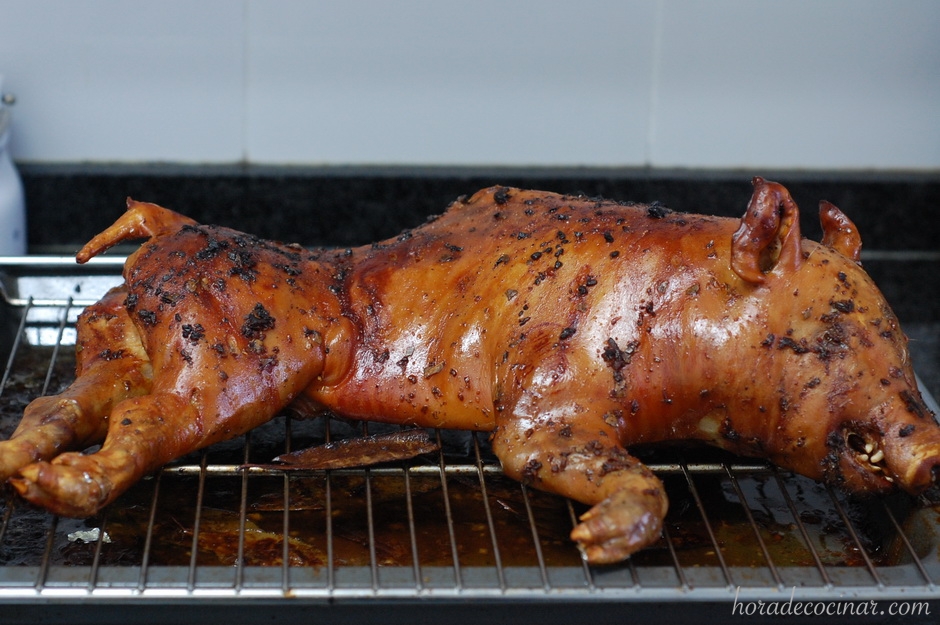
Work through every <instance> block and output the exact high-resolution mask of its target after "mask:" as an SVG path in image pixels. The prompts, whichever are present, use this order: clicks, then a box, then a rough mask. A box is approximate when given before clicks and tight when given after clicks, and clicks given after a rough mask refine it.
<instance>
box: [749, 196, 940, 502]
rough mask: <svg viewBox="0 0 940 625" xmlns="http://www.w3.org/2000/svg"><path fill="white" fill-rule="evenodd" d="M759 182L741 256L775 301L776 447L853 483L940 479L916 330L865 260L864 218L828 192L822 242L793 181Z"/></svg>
mask: <svg viewBox="0 0 940 625" xmlns="http://www.w3.org/2000/svg"><path fill="white" fill-rule="evenodd" d="M754 185H755V190H754V196H753V198H752V200H751V204H750V205H749V206H748V212H747V213H746V215H745V217H744V218H743V219H742V221H741V226H740V228H739V229H738V231H737V232H736V233H735V235H734V239H733V243H732V263H731V264H732V268H733V270H734V271H735V273H737V274H738V276H740V277H741V278H742V279H743V280H744V281H746V282H748V283H751V284H752V285H753V286H754V293H755V297H762V296H761V295H760V294H759V292H763V293H764V295H763V297H765V298H768V301H769V304H768V305H767V307H766V311H767V312H766V315H767V318H768V325H769V328H770V331H771V332H772V334H769V335H768V336H767V337H766V338H765V339H764V341H763V345H764V346H765V348H766V349H767V350H770V352H772V353H773V355H772V356H770V352H768V360H767V363H770V364H769V365H768V368H769V369H772V370H773V371H774V372H773V373H768V377H767V378H766V380H767V381H769V382H771V384H772V385H774V386H775V387H776V388H775V390H774V391H773V392H774V393H776V395H775V397H774V399H775V403H776V402H778V403H779V406H778V407H777V408H776V409H775V411H774V412H775V413H776V417H777V418H776V423H774V424H773V425H772V426H768V427H766V429H765V430H764V431H765V432H767V433H768V435H767V436H766V440H767V448H766V449H764V451H765V453H766V454H767V455H768V456H769V457H770V458H771V459H772V460H773V461H774V462H775V463H777V464H779V465H781V466H784V467H785V468H789V469H792V470H794V471H797V472H799V473H802V474H805V475H809V476H810V477H814V478H817V479H822V480H825V481H827V482H830V483H834V484H837V485H839V486H841V487H843V488H845V489H847V490H850V491H856V492H883V491H888V490H891V489H894V488H895V487H900V488H902V489H903V490H905V491H907V492H909V493H913V494H918V493H923V492H924V491H926V490H928V489H930V488H932V487H935V486H937V485H938V483H940V427H938V425H937V422H936V420H935V417H934V415H933V413H932V412H931V411H930V410H929V409H928V408H927V406H926V405H925V403H924V400H923V398H922V396H921V394H920V391H919V390H918V388H917V383H916V380H915V377H914V372H913V368H912V366H911V362H910V359H909V355H908V348H907V338H906V337H905V335H904V334H903V332H902V331H901V330H900V328H899V326H898V321H897V318H896V317H895V315H894V313H893V312H892V311H891V309H890V307H889V306H888V303H887V302H886V301H885V299H884V297H883V296H882V294H881V292H880V291H879V290H878V288H877V287H876V286H875V284H874V283H873V282H872V280H871V278H870V277H869V276H868V274H867V273H866V272H865V271H864V270H863V269H862V268H861V265H860V262H859V259H860V248H861V240H860V238H859V235H858V233H857V231H856V229H855V226H854V225H853V224H852V222H851V221H850V220H849V219H848V218H847V217H846V216H845V215H844V214H843V213H842V212H840V211H839V209H837V208H836V207H835V206H833V205H831V204H829V203H828V202H823V203H822V204H821V206H820V218H821V221H822V226H823V231H824V235H823V239H822V242H821V243H815V242H812V241H807V240H805V239H802V238H801V236H800V232H799V219H798V213H797V207H796V204H795V203H794V202H793V200H792V198H791V197H790V195H789V193H788V192H787V191H786V189H784V188H783V187H782V186H780V185H778V184H775V183H771V182H766V181H764V180H762V179H760V178H756V179H755V180H754ZM771 358H772V361H771Z"/></svg>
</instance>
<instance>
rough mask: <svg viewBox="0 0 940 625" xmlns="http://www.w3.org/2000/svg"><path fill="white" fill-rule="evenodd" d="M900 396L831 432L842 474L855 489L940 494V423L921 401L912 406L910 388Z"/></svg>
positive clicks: (932, 496)
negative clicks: (896, 399)
mask: <svg viewBox="0 0 940 625" xmlns="http://www.w3.org/2000/svg"><path fill="white" fill-rule="evenodd" d="M900 397H901V399H902V400H904V401H901V402H888V403H887V404H884V405H882V406H881V407H879V408H878V409H876V410H875V411H874V413H873V414H870V415H869V418H868V419H865V420H863V421H854V420H853V421H851V422H845V423H843V424H842V426H841V427H840V428H838V429H837V430H836V431H834V432H833V433H832V434H830V437H829V446H830V449H831V450H832V451H835V452H836V455H837V456H838V457H839V460H838V463H837V464H838V469H839V471H838V474H839V478H838V479H839V481H841V482H843V484H844V485H845V487H846V488H848V489H849V490H852V491H856V492H886V491H889V490H893V489H894V488H900V489H901V490H904V491H906V492H908V493H911V494H913V495H920V494H925V493H926V494H927V495H928V497H930V498H931V499H934V498H940V427H938V426H937V422H936V420H935V417H934V415H933V414H932V413H931V411H930V410H928V409H927V407H926V406H925V405H924V404H923V402H922V401H918V402H916V405H915V406H913V407H912V399H911V398H912V397H914V396H913V395H912V394H909V393H906V394H902V395H900ZM917 399H919V397H917Z"/></svg>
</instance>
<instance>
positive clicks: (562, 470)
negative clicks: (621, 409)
mask: <svg viewBox="0 0 940 625" xmlns="http://www.w3.org/2000/svg"><path fill="white" fill-rule="evenodd" d="M493 450H494V452H495V453H496V455H497V456H498V457H499V459H500V461H501V462H502V465H503V471H504V472H505V473H506V474H507V475H509V476H511V477H513V478H515V479H517V480H520V481H522V482H523V483H525V484H528V485H531V486H534V487H536V488H539V489H541V490H545V491H549V492H552V493H556V494H558V495H562V496H564V497H568V498H571V499H574V500H576V501H580V502H581V503H585V504H589V505H591V506H593V507H592V508H591V509H590V510H588V511H587V512H586V513H584V514H583V515H582V516H581V519H580V520H581V523H580V524H578V525H577V526H576V527H575V528H574V530H573V531H572V532H571V538H572V540H574V541H575V542H576V543H577V544H578V547H579V548H580V549H581V553H582V554H583V556H584V558H585V559H586V560H587V561H588V562H590V563H591V564H607V563H614V562H620V561H621V560H623V559H625V558H626V557H627V556H629V555H630V554H632V553H634V552H635V551H638V550H640V549H642V548H644V547H647V546H649V545H651V544H652V543H654V542H656V541H657V540H658V539H659V537H660V532H661V530H662V524H663V518H664V517H665V515H666V509H667V507H668V500H667V498H666V491H665V489H664V488H663V485H662V482H660V481H659V479H658V478H657V477H656V476H655V475H653V473H652V472H651V471H650V470H649V469H648V468H647V467H646V466H645V465H643V463H642V462H640V461H639V460H637V459H636V458H634V457H633V456H631V455H630V454H629V453H627V451H626V450H625V449H624V448H623V447H622V446H621V445H620V444H619V442H618V440H617V436H616V432H615V430H614V428H612V427H611V426H610V425H608V424H607V423H606V422H605V421H604V420H603V419H602V418H590V417H585V416H584V415H578V416H577V418H570V419H569V418H565V417H558V416H557V415H555V416H552V417H550V418H549V417H546V418H538V419H530V418H518V417H513V416H510V417H508V418H506V419H503V420H502V422H501V423H500V424H499V425H498V427H497V429H496V431H495V433H494V435H493Z"/></svg>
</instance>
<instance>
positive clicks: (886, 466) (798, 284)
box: [0, 178, 940, 563]
mask: <svg viewBox="0 0 940 625" xmlns="http://www.w3.org/2000/svg"><path fill="white" fill-rule="evenodd" d="M754 185H755V188H754V194H753V196H752V198H751V202H750V204H749V205H748V207H747V210H746V212H745V214H744V217H743V218H742V219H740V220H736V219H726V218H718V217H710V216H705V215H697V214H689V213H678V212H672V211H670V210H667V209H665V208H663V207H662V206H659V205H655V204H654V205H634V204H622V203H617V202H612V201H607V200H600V199H592V198H585V197H573V196H563V195H556V194H553V193H547V192H541V191H525V190H520V189H511V188H506V187H493V188H489V189H484V190H482V191H480V192H478V193H476V194H475V195H473V196H472V197H469V198H461V199H459V200H457V201H456V202H455V203H454V204H452V205H451V206H450V207H449V209H448V210H447V211H446V212H445V213H444V214H443V215H442V216H440V217H437V218H435V219H434V220H432V221H430V222H429V223H427V224H425V225H423V226H421V227H419V228H416V229H414V230H411V231H407V232H405V233H403V234H402V235H400V236H398V237H396V238H393V239H390V240H387V241H383V242H380V243H376V244H374V245H369V246H363V247H359V248H354V249H346V250H306V249H302V248H300V247H298V246H291V245H282V244H279V243H274V242H270V241H264V240H261V239H258V238H256V237H252V236H251V235H247V234H244V233H240V232H237V231H235V230H231V229H228V228H223V227H217V226H203V225H199V224H196V223H195V222H193V221H192V220H189V219H187V218H185V217H182V216H180V215H177V214H176V213H173V212H172V211H168V210H166V209H163V208H161V207H158V206H156V205H153V204H145V203H140V202H134V201H130V200H129V201H128V212H127V213H125V215H124V216H123V217H121V218H120V219H119V220H118V221H117V222H116V223H115V224H114V225H113V226H111V227H110V228H108V229H107V230H105V231H104V232H103V233H101V234H100V235H98V236H97V237H95V238H94V239H93V240H92V241H90V242H89V243H88V245H86V246H85V247H84V248H83V249H82V250H81V251H80V252H79V254H78V259H79V261H81V262H84V261H86V260H88V259H89V258H90V257H92V256H94V255H95V254H98V253H101V252H103V251H105V250H106V249H107V248H109V247H110V246H112V245H114V244H116V243H118V242H120V241H123V240H128V239H133V238H147V239H149V240H148V241H147V242H145V243H144V244H143V245H142V246H141V248H140V249H139V250H138V251H136V252H135V253H134V254H133V255H131V256H130V257H129V258H128V260H127V263H126V266H125V271H124V279H125V283H124V286H123V287H121V288H120V289H119V290H117V291H115V292H112V293H111V294H109V295H108V296H107V297H106V298H105V299H104V300H103V301H102V302H101V303H99V304H97V305H95V306H92V307H90V308H89V309H88V310H87V311H86V312H85V313H84V315H83V318H82V320H80V322H79V334H80V341H79V342H80V345H81V346H82V349H83V351H86V352H87V351H88V350H91V352H89V353H97V354H99V355H102V354H105V355H107V354H110V355H111V357H109V358H105V357H98V358H95V359H86V358H82V359H81V360H82V364H81V366H80V367H79V371H78V374H79V375H78V379H77V380H76V382H75V384H73V386H72V387H71V388H70V389H67V390H66V391H65V392H64V393H63V394H62V395H61V396H59V399H58V400H49V399H46V398H43V399H38V400H36V403H35V404H34V405H31V406H30V408H29V409H27V417H25V418H24V422H23V424H22V425H21V427H20V428H19V429H18V430H17V432H16V433H15V434H14V436H13V437H12V438H11V440H10V441H7V442H4V443H0V471H2V472H3V473H2V475H3V476H4V477H6V476H12V477H10V483H11V484H12V485H13V486H14V487H15V488H16V489H17V491H18V492H19V493H20V494H21V495H22V496H24V497H25V498H27V499H29V500H30V501H32V502H34V503H36V504H39V505H42V506H45V507H47V508H49V509H50V510H52V511H55V512H58V513H62V514H69V515H74V516H82V515H90V514H94V513H95V512H96V511H97V510H99V509H100V508H101V507H103V506H105V505H107V504H108V503H110V502H112V501H113V500H114V499H115V498H117V497H118V496H119V495H120V494H121V493H122V492H123V491H124V490H126V488H127V487H128V486H129V485H130V484H132V483H134V482H135V481H136V480H137V479H139V478H141V477H142V476H144V475H146V474H147V473H149V472H151V471H154V470H155V469H157V468H159V467H160V466H161V465H163V464H164V463H166V462H169V461H171V460H173V459H174V458H177V457H179V456H181V455H184V454H186V453H188V452H190V451H192V450H194V449H198V448H201V447H204V446H206V445H210V444H212V443H214V442H217V441H220V440H224V439H227V438H231V437H233V436H237V435H239V434H241V433H244V432H246V431H248V430H249V429H251V428H253V427H255V426H257V425H259V424H261V423H263V422H265V421H267V420H268V419H270V418H271V417H272V416H274V415H275V414H277V413H278V412H279V411H280V410H282V409H284V408H285V407H287V406H289V405H290V404H292V403H298V404H301V403H302V404H303V405H304V406H305V408H309V407H310V406H316V407H320V408H324V409H329V410H331V411H333V412H335V413H337V414H340V415H343V416H346V417H350V418H355V419H365V420H374V421H384V422H389V423H398V424H402V425H405V426H410V427H421V428H429V427H441V428H458V429H469V430H482V431H487V432H491V433H492V445H493V450H494V452H495V453H496V455H497V456H498V457H499V459H500V461H501V462H502V465H503V469H504V470H505V472H506V473H507V474H508V475H510V476H512V477H515V478H517V479H519V480H521V481H523V482H525V483H527V484H530V485H532V486H535V487H537V488H541V489H544V490H547V491H550V492H554V493H558V494H561V495H564V496H567V497H571V498H573V499H576V500H578V501H581V502H584V503H586V504H589V505H590V506H592V507H591V509H590V510H589V511H588V512H587V513H585V514H584V516H583V517H582V519H581V523H580V524H579V525H577V526H576V527H575V528H574V530H573V531H572V538H573V539H574V540H575V541H576V542H577V543H578V546H579V547H580V549H581V550H582V553H583V554H584V557H585V558H586V559H587V560H588V561H590V562H592V563H606V562H616V561H619V560H622V559H623V558H625V557H627V556H628V555H629V554H630V553H633V552H634V551H636V550H638V549H641V548H643V547H644V546H647V545H649V544H651V543H653V542H655V541H656V540H658V538H659V536H660V530H661V527H662V521H663V517H664V515H665V513H666V509H667V498H666V494H665V491H664V489H663V487H662V484H661V483H660V481H659V480H658V479H657V478H656V476H655V475H653V473H652V472H650V471H649V469H647V468H646V467H645V466H644V465H643V464H642V463H641V462H639V461H638V460H637V459H636V458H634V457H633V456H631V455H630V453H629V452H628V451H627V448H628V447H629V446H630V445H633V444H637V443H651V442H657V441H664V440H682V439H697V440H703V441H706V442H708V443H710V444H713V445H716V446H719V447H722V448H724V449H727V450H730V451H733V452H735V453H739V454H745V455H750V456H757V457H764V458H768V459H770V460H771V461H773V462H775V463H777V464H778V465H780V466H782V467H784V468H787V469H791V470H794V471H797V472H799V473H802V474H804V475H807V476H810V477H812V478H815V479H820V480H827V481H829V482H831V483H834V484H838V485H840V486H843V487H845V488H847V489H849V490H855V491H862V492H882V491H887V490H890V489H892V488H895V487H897V486H900V487H901V488H903V489H905V490H908V491H910V492H912V493H917V492H921V491H923V490H925V489H927V488H930V487H932V485H933V481H934V478H935V477H936V475H937V473H938V472H940V471H938V470H937V469H936V467H937V466H938V464H940V458H938V455H940V435H938V428H937V426H936V424H935V421H934V419H933V417H932V415H931V414H930V413H929V411H928V410H927V408H926V406H925V405H924V403H923V401H922V399H921V397H920V394H919V392H918V390H917V387H916V384H915V381H914V375H913V371H912V369H911V365H910V362H909V358H908V355H907V347H906V339H905V337H904V335H903V333H902V332H901V331H900V329H899V327H898V324H897V320H896V318H895V316H894V315H893V313H892V312H891V310H890V308H889V307H888V304H887V303H886V302H885V301H884V298H883V297H882V296H881V294H880V293H879V291H878V289H877V288H876V287H875V286H874V284H873V283H872V282H871V280H870V278H869V277H868V276H867V274H865V273H864V271H863V270H862V269H861V267H860V266H859V264H858V259H859V258H860V256H859V250H860V246H861V241H860V239H859V238H858V234H857V232H856V231H855V227H854V225H853V224H852V223H851V221H849V220H848V218H847V217H845V215H843V214H842V213H841V212H840V211H839V210H838V209H837V208H835V207H834V206H832V205H831V204H828V203H824V204H823V206H822V211H821V219H822V222H823V227H824V231H825V235H824V237H823V243H822V244H820V243H815V242H812V241H808V240H805V239H803V238H802V237H801V236H800V232H799V219H798V216H799V214H798V209H797V207H796V204H795V203H794V202H793V200H792V198H791V197H790V196H789V194H788V193H787V191H786V189H784V188H783V187H782V186H780V185H778V184H776V183H771V182H767V181H764V180H762V179H759V178H757V179H755V180H754ZM116 302H120V303H119V304H116ZM102 315H110V317H109V319H112V320H113V323H111V324H110V325H109V326H107V329H106V331H101V329H100V326H101V325H102V324H101V322H100V321H98V322H93V321H92V320H93V319H100V318H101V317H102ZM118 355H119V356H118ZM92 378H95V379H104V378H106V379H109V380H114V381H116V382H120V383H118V384H106V385H102V384H95V385H91V384H88V383H86V381H87V380H91V379H92ZM75 406H78V408H74V407H75ZM49 423H53V424H54V425H55V427H49V426H48V424H49ZM43 428H45V429H43ZM105 433H106V435H105ZM102 439H103V440H102ZM95 442H102V443H103V444H102V447H101V449H100V450H99V451H97V452H95V453H92V454H82V453H79V452H75V451H73V452H65V449H67V448H71V449H80V448H81V447H83V446H85V445H88V444H92V443H95ZM14 452H15V453H14ZM63 452H65V453H63Z"/></svg>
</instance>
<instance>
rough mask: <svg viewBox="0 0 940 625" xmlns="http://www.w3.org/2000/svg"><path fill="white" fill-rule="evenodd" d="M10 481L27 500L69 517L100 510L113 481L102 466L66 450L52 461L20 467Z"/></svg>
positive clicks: (85, 514)
mask: <svg viewBox="0 0 940 625" xmlns="http://www.w3.org/2000/svg"><path fill="white" fill-rule="evenodd" d="M10 484H12V485H13V488H15V489H16V491H17V492H18V493H19V494H20V496H22V497H23V498H24V499H26V500H27V501H29V502H31V503H34V504H36V505H38V506H42V507H43V508H46V509H47V510H49V511H50V512H53V513H55V514H58V515H61V516H68V517H76V518H82V517H88V516H92V515H94V514H95V513H97V512H98V510H100V509H101V508H102V506H104V504H105V503H106V502H107V500H108V496H109V495H110V494H111V488H112V487H111V482H110V480H109V479H108V478H107V476H106V475H105V474H104V472H102V471H101V468H100V467H99V466H98V465H97V464H96V463H95V462H94V461H93V460H92V459H91V458H90V457H89V456H84V455H82V454H80V453H66V454H62V455H61V456H58V457H57V458H56V459H55V460H54V461H53V462H36V463H33V464H29V465H26V466H25V467H23V468H22V469H20V471H19V473H18V474H17V475H14V476H13V477H11V478H10Z"/></svg>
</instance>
